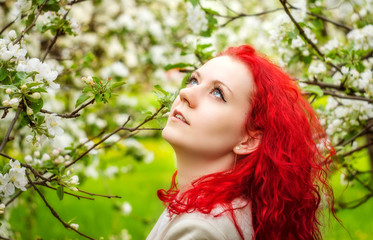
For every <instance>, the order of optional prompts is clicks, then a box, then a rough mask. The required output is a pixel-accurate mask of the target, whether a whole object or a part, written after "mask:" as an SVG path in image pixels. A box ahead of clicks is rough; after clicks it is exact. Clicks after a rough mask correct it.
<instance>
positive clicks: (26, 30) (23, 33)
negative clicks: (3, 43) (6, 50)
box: [13, 0, 49, 45]
mask: <svg viewBox="0 0 373 240" xmlns="http://www.w3.org/2000/svg"><path fill="white" fill-rule="evenodd" d="M48 1H49V0H44V2H43V3H42V4H41V5H40V7H39V9H38V12H37V13H36V15H35V18H34V20H33V21H32V23H31V24H30V25H29V26H28V27H27V28H25V29H24V30H23V31H22V33H21V35H20V36H19V37H18V38H17V39H16V40H15V41H14V42H13V45H15V44H17V43H18V42H19V41H20V40H21V39H22V38H23V37H24V36H25V34H26V33H27V32H28V31H29V30H30V29H31V28H32V27H34V26H35V23H36V20H37V19H38V17H39V16H40V14H41V11H42V10H43V8H44V6H45V4H46V3H47V2H48Z"/></svg>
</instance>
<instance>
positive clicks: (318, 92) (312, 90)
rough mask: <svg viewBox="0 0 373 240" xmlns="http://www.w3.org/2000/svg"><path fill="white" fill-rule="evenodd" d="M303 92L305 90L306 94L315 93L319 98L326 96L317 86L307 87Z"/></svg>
mask: <svg viewBox="0 0 373 240" xmlns="http://www.w3.org/2000/svg"><path fill="white" fill-rule="evenodd" d="M303 90H305V91H306V92H309V93H315V94H316V95H317V96H319V97H321V96H323V95H324V92H323V91H322V90H321V88H320V87H319V86H317V85H307V86H305V87H303Z"/></svg>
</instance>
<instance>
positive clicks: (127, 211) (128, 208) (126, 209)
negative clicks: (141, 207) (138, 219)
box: [121, 202, 132, 216]
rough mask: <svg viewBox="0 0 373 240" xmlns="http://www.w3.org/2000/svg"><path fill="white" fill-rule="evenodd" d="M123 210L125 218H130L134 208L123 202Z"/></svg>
mask: <svg viewBox="0 0 373 240" xmlns="http://www.w3.org/2000/svg"><path fill="white" fill-rule="evenodd" d="M121 210H122V214H123V215H124V216H128V215H130V213H131V212H132V206H131V204H130V203H129V202H123V204H122V206H121Z"/></svg>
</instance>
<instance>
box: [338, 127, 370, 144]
mask: <svg viewBox="0 0 373 240" xmlns="http://www.w3.org/2000/svg"><path fill="white" fill-rule="evenodd" d="M371 127H373V124H369V125H368V126H366V127H365V128H364V129H363V130H361V131H360V132H359V133H358V134H356V135H355V136H353V137H352V138H350V139H348V140H347V141H346V142H343V140H342V141H341V142H339V143H337V146H340V145H341V146H343V147H344V146H346V145H347V144H349V143H350V142H352V141H354V140H355V139H356V138H358V137H360V136H362V135H364V134H365V133H367V132H368V131H369V129H370V128H371Z"/></svg>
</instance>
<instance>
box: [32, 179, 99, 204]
mask: <svg viewBox="0 0 373 240" xmlns="http://www.w3.org/2000/svg"><path fill="white" fill-rule="evenodd" d="M35 184H38V185H40V186H43V187H47V188H50V189H53V190H57V188H55V187H52V186H49V185H48V184H46V183H41V182H37V183H35ZM63 192H64V193H65V194H67V195H71V196H74V197H76V198H78V199H79V200H80V198H84V199H88V200H95V199H94V198H90V197H85V196H81V195H77V194H73V193H70V192H66V191H63Z"/></svg>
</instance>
